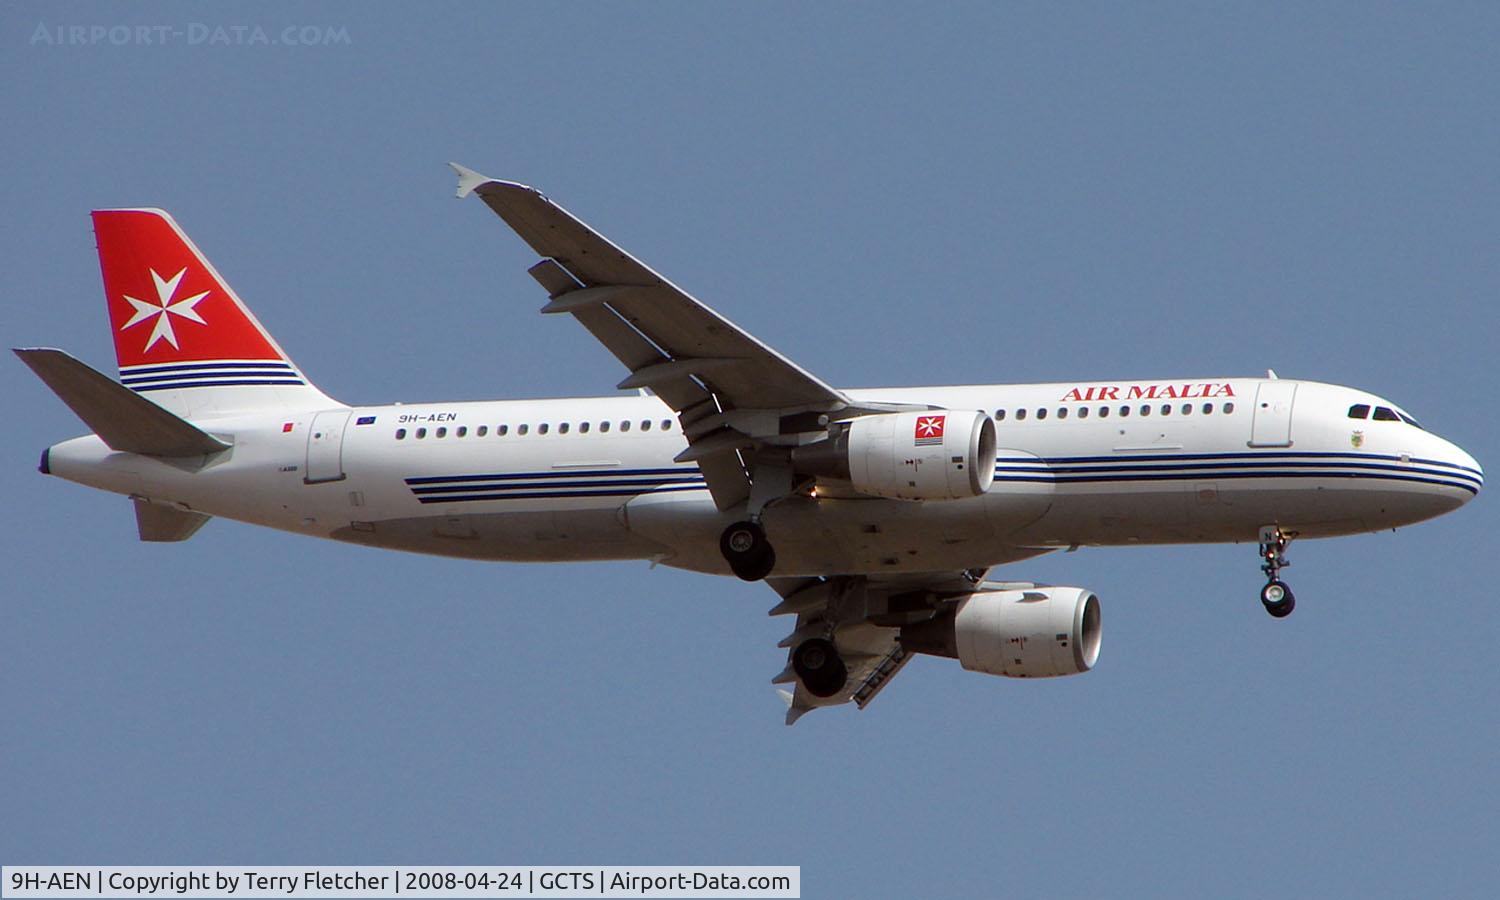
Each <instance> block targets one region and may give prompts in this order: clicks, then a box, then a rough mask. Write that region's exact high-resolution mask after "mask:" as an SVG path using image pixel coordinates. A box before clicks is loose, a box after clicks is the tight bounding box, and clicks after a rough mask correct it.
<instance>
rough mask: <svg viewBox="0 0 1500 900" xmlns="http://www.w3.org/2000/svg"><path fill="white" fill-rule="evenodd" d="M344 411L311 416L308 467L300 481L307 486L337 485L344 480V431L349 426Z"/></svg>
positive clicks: (346, 414) (308, 438) (332, 411)
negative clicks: (320, 484) (334, 483)
mask: <svg viewBox="0 0 1500 900" xmlns="http://www.w3.org/2000/svg"><path fill="white" fill-rule="evenodd" d="M350 415H351V413H350V411H349V410H347V409H339V410H330V411H329V412H320V413H318V414H317V415H315V416H313V420H312V428H310V429H308V432H307V467H306V469H305V470H304V472H305V474H304V475H303V476H302V480H303V481H305V482H307V483H308V484H316V483H318V482H320V481H339V480H341V479H343V477H344V428H345V426H347V425H348V424H349V416H350Z"/></svg>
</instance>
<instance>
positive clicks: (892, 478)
mask: <svg viewBox="0 0 1500 900" xmlns="http://www.w3.org/2000/svg"><path fill="white" fill-rule="evenodd" d="M792 466H793V468H794V469H796V470H797V471H799V472H802V473H804V474H808V475H827V476H830V477H834V478H843V479H846V480H847V481H849V482H850V483H851V484H853V485H854V489H855V490H857V491H859V492H860V493H862V494H870V495H872V496H875V497H888V498H890V499H893V500H961V499H963V498H965V497H978V496H980V495H981V494H983V493H984V492H985V491H988V490H989V489H990V485H991V484H993V483H994V481H995V423H994V422H991V421H990V417H989V416H988V415H986V414H984V413H982V412H977V411H963V412H960V411H954V410H937V411H935V412H903V413H884V414H881V415H874V416H862V417H860V418H858V419H854V420H852V421H850V422H847V423H845V424H844V425H843V427H842V430H841V431H839V433H838V434H837V435H835V436H834V437H831V438H829V439H828V440H826V441H819V442H817V443H815V444H807V445H804V446H801V447H798V448H796V449H795V450H793V451H792Z"/></svg>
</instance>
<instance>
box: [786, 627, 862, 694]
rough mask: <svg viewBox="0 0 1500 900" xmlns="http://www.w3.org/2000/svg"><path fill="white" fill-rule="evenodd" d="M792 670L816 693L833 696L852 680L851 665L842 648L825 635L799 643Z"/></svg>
mask: <svg viewBox="0 0 1500 900" xmlns="http://www.w3.org/2000/svg"><path fill="white" fill-rule="evenodd" d="M792 671H794V672H796V673H797V677H798V678H799V679H801V681H802V686H803V687H805V688H807V691H808V693H810V694H812V695H813V696H814V697H832V696H833V695H834V694H837V693H838V692H839V691H842V690H843V689H844V684H845V682H847V681H848V680H849V669H848V668H847V667H846V666H845V665H844V660H843V659H842V658H841V657H840V656H839V651H838V649H837V648H836V647H834V646H833V642H832V641H830V640H826V639H824V638H809V639H808V640H805V641H803V642H802V643H800V644H798V645H797V649H796V650H793V651H792Z"/></svg>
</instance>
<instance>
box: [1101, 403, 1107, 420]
mask: <svg viewBox="0 0 1500 900" xmlns="http://www.w3.org/2000/svg"><path fill="white" fill-rule="evenodd" d="M1099 418H1101V419H1107V418H1109V407H1107V406H1101V407H1099Z"/></svg>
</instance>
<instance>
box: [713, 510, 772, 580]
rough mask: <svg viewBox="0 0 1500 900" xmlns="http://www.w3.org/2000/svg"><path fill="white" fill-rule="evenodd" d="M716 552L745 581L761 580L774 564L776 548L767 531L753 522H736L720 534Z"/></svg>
mask: <svg viewBox="0 0 1500 900" xmlns="http://www.w3.org/2000/svg"><path fill="white" fill-rule="evenodd" d="M719 552H720V553H723V554H724V560H725V561H726V562H728V563H729V568H730V570H731V571H733V572H734V574H735V575H738V576H739V577H740V578H742V579H744V580H745V581H760V580H761V579H762V578H765V577H766V576H767V575H769V574H771V570H772V569H773V568H775V567H776V551H775V550H773V549H771V542H770V541H768V540H766V531H765V529H764V528H761V527H760V525H759V524H758V523H756V522H748V521H747V522H736V523H734V524H733V525H731V526H729V527H728V528H726V529H724V533H723V534H722V535H720V536H719Z"/></svg>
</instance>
